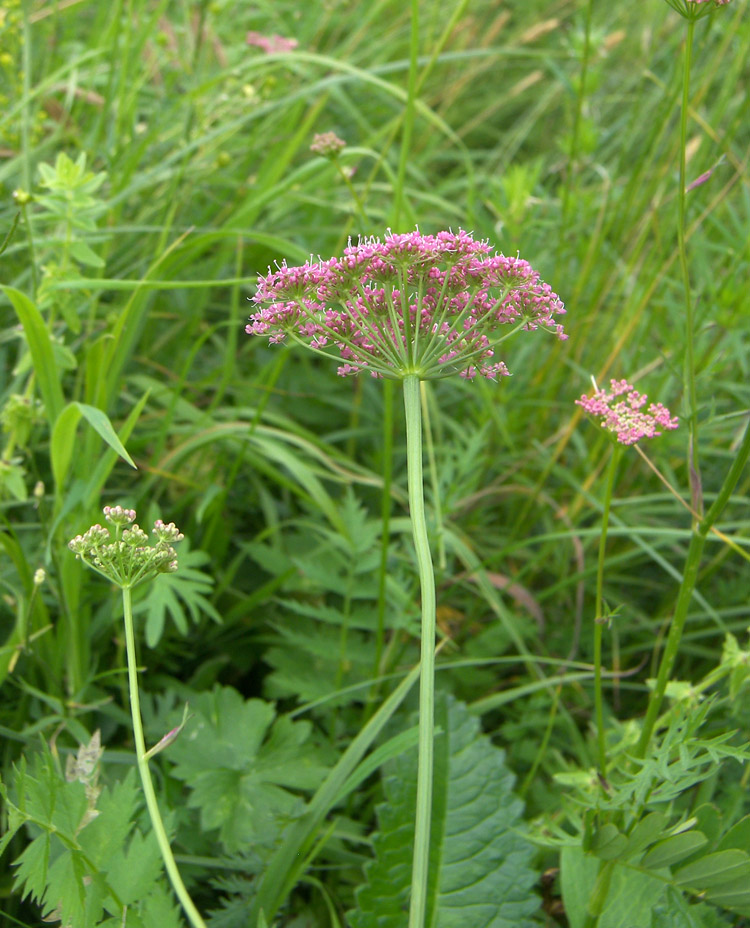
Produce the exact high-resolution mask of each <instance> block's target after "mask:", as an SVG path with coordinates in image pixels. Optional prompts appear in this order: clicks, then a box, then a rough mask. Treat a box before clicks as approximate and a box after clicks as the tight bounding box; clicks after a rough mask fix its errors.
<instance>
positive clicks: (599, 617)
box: [594, 447, 620, 779]
mask: <svg viewBox="0 0 750 928" xmlns="http://www.w3.org/2000/svg"><path fill="white" fill-rule="evenodd" d="M619 460H620V448H618V447H615V448H613V449H612V456H611V457H610V459H609V469H608V471H607V486H606V489H605V491H604V508H603V513H602V532H601V535H600V536H599V557H598V559H597V563H596V604H595V613H594V710H595V713H596V743H597V754H598V758H599V773H600V774H601V775H602V778H603V779H606V776H607V747H606V741H605V737H604V700H603V698H602V634H603V632H604V626H605V624H606V623H607V618H606V616H604V614H603V612H604V554H605V552H606V550H607V530H608V529H609V508H610V504H611V502H612V490H613V489H614V485H615V476H616V474H617V464H618V463H619Z"/></svg>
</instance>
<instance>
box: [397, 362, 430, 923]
mask: <svg viewBox="0 0 750 928" xmlns="http://www.w3.org/2000/svg"><path fill="white" fill-rule="evenodd" d="M419 383H420V382H419V377H418V376H417V375H416V374H409V375H408V376H407V377H405V378H404V408H405V411H406V461H407V474H408V484H409V515H410V517H411V525H412V532H413V534H414V548H415V551H416V555H417V566H418V568H419V581H420V587H421V592H422V634H421V641H422V652H421V659H420V676H419V760H418V767H417V811H416V824H415V828H414V859H413V864H412V879H411V904H410V908H409V928H424V925H425V918H426V914H427V879H428V875H429V859H430V824H431V818H432V765H433V736H434V726H435V575H434V572H433V568H432V557H431V555H430V544H429V539H428V537H427V522H426V520H425V514H424V485H423V482H422V416H421V407H420V386H419Z"/></svg>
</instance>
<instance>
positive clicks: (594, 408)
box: [576, 380, 678, 445]
mask: <svg viewBox="0 0 750 928" xmlns="http://www.w3.org/2000/svg"><path fill="white" fill-rule="evenodd" d="M647 402H648V397H647V396H646V394H645V393H638V392H637V391H636V390H635V389H634V387H633V386H632V385H631V384H629V383H628V382H627V380H611V381H610V389H609V392H608V391H606V390H596V392H595V393H594V395H593V396H586V395H584V396H582V397H581V398H580V399H579V400H576V404H577V405H578V406H580V407H582V409H584V410H585V411H586V412H587V413H589V415H591V416H594V418H597V419H599V421H600V423H601V426H602V428H604V429H606V430H607V431H608V432H612V433H613V434H614V435H615V436H616V438H617V441H618V442H619V443H620V444H621V445H634V444H635V443H636V442H638V441H640V439H641V438H655V437H656V436H657V435H661V434H662V433H661V431H659V429H667V430H670V429H676V428H677V425H678V423H677V417H676V416H672V414H671V413H670V411H669V410H668V409H667V407H666V406H663V405H662V404H661V403H650V404H649V406H648V408H647V409H645V410H644V407H645V406H646V403H647Z"/></svg>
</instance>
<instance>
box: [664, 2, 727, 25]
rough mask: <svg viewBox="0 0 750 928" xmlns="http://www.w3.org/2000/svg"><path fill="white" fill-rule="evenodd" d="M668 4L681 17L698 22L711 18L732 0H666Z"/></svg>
mask: <svg viewBox="0 0 750 928" xmlns="http://www.w3.org/2000/svg"><path fill="white" fill-rule="evenodd" d="M666 2H667V3H668V4H669V5H670V6H671V7H672V9H673V10H676V11H677V12H678V13H679V14H680V16H682V17H684V18H685V19H687V20H689V21H690V22H697V21H698V20H699V19H704V18H705V17H706V16H710V14H711V13H712V12H713V11H714V10H716V9H718V8H719V7H720V6H727V5H728V4H729V3H730V0H666Z"/></svg>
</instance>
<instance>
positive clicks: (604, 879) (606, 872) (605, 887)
mask: <svg viewBox="0 0 750 928" xmlns="http://www.w3.org/2000/svg"><path fill="white" fill-rule="evenodd" d="M614 866H615V862H614V861H613V860H607V861H604V860H602V861H600V862H599V873H598V874H597V877H596V883H595V884H594V889H593V890H592V892H591V896H590V897H589V902H588V905H587V906H586V917H585V919H584V922H583V928H596V926H597V925H598V923H599V917H600V916H601V914H602V912H603V911H604V906H605V903H606V902H607V896H608V895H609V885H610V883H611V882H612V871H613V869H614Z"/></svg>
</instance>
